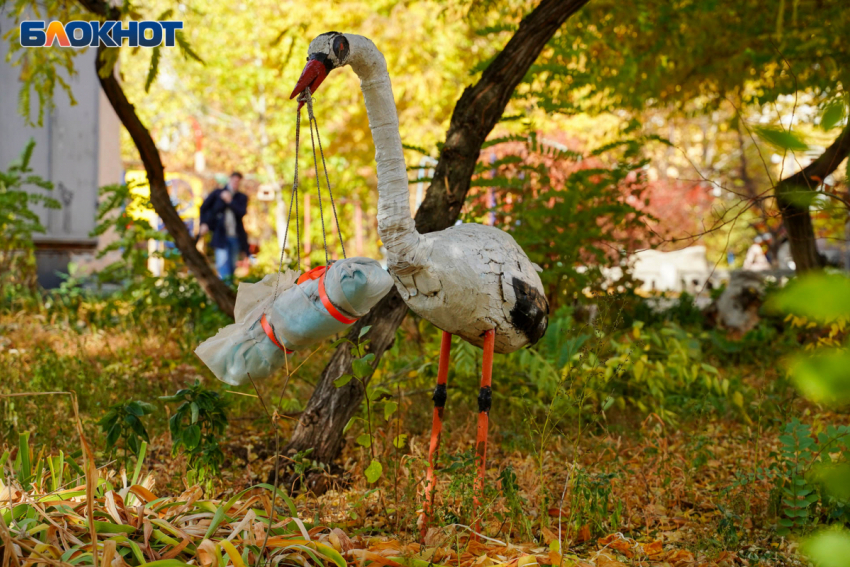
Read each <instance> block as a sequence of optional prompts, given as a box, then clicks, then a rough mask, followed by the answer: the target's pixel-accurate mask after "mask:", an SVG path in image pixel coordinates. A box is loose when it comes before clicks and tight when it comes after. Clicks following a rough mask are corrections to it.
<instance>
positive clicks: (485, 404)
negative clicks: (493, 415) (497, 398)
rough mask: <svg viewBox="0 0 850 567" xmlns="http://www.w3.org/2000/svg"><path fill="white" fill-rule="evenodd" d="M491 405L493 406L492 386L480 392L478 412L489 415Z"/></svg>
mask: <svg viewBox="0 0 850 567" xmlns="http://www.w3.org/2000/svg"><path fill="white" fill-rule="evenodd" d="M491 405H493V391H492V390H491V389H490V386H484V387H483V388H481V389H480V390H479V391H478V411H479V412H487V413H489V412H490V406H491Z"/></svg>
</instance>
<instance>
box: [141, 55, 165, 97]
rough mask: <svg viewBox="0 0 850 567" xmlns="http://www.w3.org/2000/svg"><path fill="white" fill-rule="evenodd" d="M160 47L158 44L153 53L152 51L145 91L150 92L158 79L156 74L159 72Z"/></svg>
mask: <svg viewBox="0 0 850 567" xmlns="http://www.w3.org/2000/svg"><path fill="white" fill-rule="evenodd" d="M160 47H161V46H159V45H157V46H156V47H154V48H153V53H151V64H150V67H148V76H147V78H146V79H145V92H149V91H150V90H151V85H152V84H153V82H154V81H155V80H156V76H157V75H158V74H159V59H160V55H161V52H160Z"/></svg>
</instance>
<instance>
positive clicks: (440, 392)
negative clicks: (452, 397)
mask: <svg viewBox="0 0 850 567" xmlns="http://www.w3.org/2000/svg"><path fill="white" fill-rule="evenodd" d="M448 397H449V395H448V393H447V392H446V385H445V384H437V387H436V388H434V395H433V396H432V397H431V399H432V400H434V407H435V408H442V407H445V405H446V399H447V398H448Z"/></svg>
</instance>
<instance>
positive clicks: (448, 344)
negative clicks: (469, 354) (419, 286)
mask: <svg viewBox="0 0 850 567" xmlns="http://www.w3.org/2000/svg"><path fill="white" fill-rule="evenodd" d="M451 350H452V335H451V333H447V332H445V331H443V341H442V343H440V363H439V367H438V370H437V387H436V388H435V389H434V397H433V399H434V420H433V421H432V423H431V446H430V447H429V449H428V472H427V473H426V474H425V497H424V504H423V510H424V511H423V513H422V516H421V517H420V518H419V521H420V535H421V537H422V541H423V542H424V541H425V534H426V533H427V532H428V525H429V524H430V523H431V508H432V506H433V504H434V503H433V498H434V465H435V464H436V462H437V451H438V450H439V448H440V434H441V433H442V431H443V409H444V408H445V406H446V398H447V397H448V395H447V393H446V382H447V381H448V378H449V358H450V355H451Z"/></svg>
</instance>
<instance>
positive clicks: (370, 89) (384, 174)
mask: <svg viewBox="0 0 850 567" xmlns="http://www.w3.org/2000/svg"><path fill="white" fill-rule="evenodd" d="M346 37H347V38H348V39H349V42H350V44H351V56H350V59H349V61H348V64H349V65H350V66H351V68H352V69H353V70H354V72H355V73H357V76H358V77H360V90H361V91H363V99H364V101H365V102H366V111H367V113H368V115H369V129H370V130H371V131H372V140H373V142H374V144H375V162H376V163H377V173H378V235H379V236H380V238H381V240H382V241H383V243H384V246H385V247H386V249H387V266H388V268H389V269H390V271H391V272H394V273H398V274H400V275H403V274H406V273H410V272H412V271H415V270H416V268H417V267H418V262H416V259H415V253H416V249H417V248H418V246H419V233H418V232H417V231H416V225H415V223H414V222H413V218H411V215H410V191H409V189H408V179H407V165H406V164H405V162H404V152H403V151H402V146H401V136H400V134H399V131H398V112H397V111H396V106H395V99H394V98H393V90H392V85H391V84H390V75H389V73H388V72H387V62H386V60H385V59H384V56H383V55H382V54H381V52H380V51H378V48H377V47H375V44H374V43H372V41H371V40H369V39H367V38H365V37H362V36H358V35H353V34H346Z"/></svg>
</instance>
